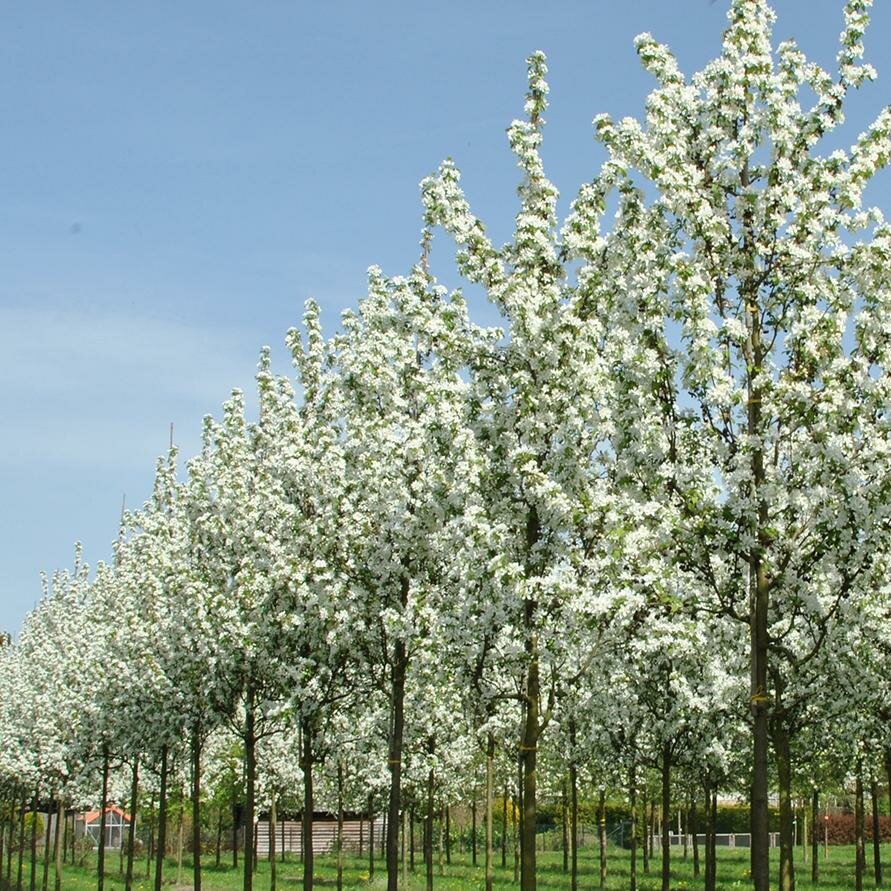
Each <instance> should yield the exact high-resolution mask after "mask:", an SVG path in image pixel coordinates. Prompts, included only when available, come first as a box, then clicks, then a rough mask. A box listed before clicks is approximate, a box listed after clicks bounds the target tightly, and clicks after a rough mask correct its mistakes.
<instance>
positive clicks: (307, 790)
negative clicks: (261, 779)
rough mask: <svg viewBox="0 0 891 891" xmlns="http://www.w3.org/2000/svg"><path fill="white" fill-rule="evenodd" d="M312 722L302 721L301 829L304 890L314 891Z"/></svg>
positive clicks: (305, 719)
mask: <svg viewBox="0 0 891 891" xmlns="http://www.w3.org/2000/svg"><path fill="white" fill-rule="evenodd" d="M312 730H313V728H312V722H311V721H310V720H309V719H307V718H304V719H303V722H302V731H301V736H302V743H303V752H302V756H301V761H300V767H301V768H302V770H303V819H302V820H301V823H300V830H301V832H302V833H303V841H302V843H301V845H300V849H301V853H302V855H303V891H312V884H313V869H314V868H315V864H314V862H313V861H314V856H315V855H314V853H313V849H312V822H313V810H314V809H315V792H314V790H313V776H312V769H313V749H312V747H313V732H312Z"/></svg>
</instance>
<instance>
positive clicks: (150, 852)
mask: <svg viewBox="0 0 891 891" xmlns="http://www.w3.org/2000/svg"><path fill="white" fill-rule="evenodd" d="M154 856H155V795H154V793H152V796H151V798H150V799H149V837H148V844H147V845H146V851H145V877H146V878H149V876H150V875H151V874H152V858H153V857H154Z"/></svg>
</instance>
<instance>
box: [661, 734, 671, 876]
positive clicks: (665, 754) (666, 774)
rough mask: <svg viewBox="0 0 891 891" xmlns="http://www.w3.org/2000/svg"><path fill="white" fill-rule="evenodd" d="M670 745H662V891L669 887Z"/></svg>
mask: <svg viewBox="0 0 891 891" xmlns="http://www.w3.org/2000/svg"><path fill="white" fill-rule="evenodd" d="M670 814H671V744H670V743H667V742H666V743H663V745H662V891H669V888H670V887H671V826H670V825H669V823H670V819H669V815H670Z"/></svg>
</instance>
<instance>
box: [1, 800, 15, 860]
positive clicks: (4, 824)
mask: <svg viewBox="0 0 891 891" xmlns="http://www.w3.org/2000/svg"><path fill="white" fill-rule="evenodd" d="M14 810H15V805H13V806H12V811H13V812H14ZM14 819H15V817H14V813H10V816H9V821H8V822H7V820H6V815H5V814H4V815H3V820H2V821H0V874H2V872H3V864H4V863H5V860H4V856H5V855H6V851H7V844H6V836H7V833H8V829H9V826H11V825H12V821H13V820H14Z"/></svg>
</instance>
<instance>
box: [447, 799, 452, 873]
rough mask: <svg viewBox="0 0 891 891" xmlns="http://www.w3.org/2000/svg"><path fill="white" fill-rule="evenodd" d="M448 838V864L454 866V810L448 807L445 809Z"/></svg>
mask: <svg viewBox="0 0 891 891" xmlns="http://www.w3.org/2000/svg"><path fill="white" fill-rule="evenodd" d="M445 823H446V837H445V855H446V863H447V864H448V865H449V866H451V865H452V809H451V807H450V806H449V805H446V809H445Z"/></svg>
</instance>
